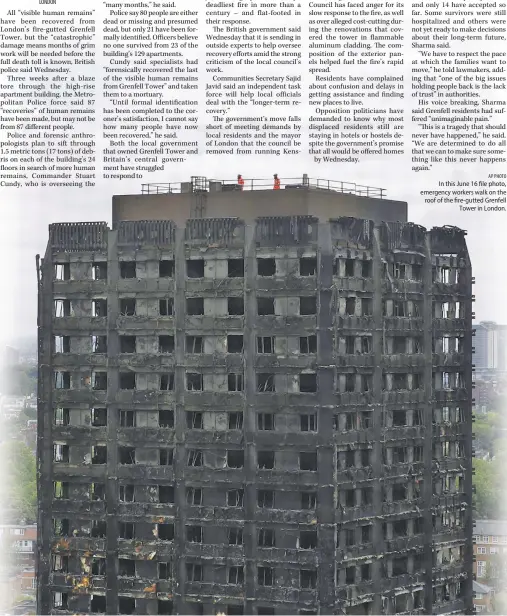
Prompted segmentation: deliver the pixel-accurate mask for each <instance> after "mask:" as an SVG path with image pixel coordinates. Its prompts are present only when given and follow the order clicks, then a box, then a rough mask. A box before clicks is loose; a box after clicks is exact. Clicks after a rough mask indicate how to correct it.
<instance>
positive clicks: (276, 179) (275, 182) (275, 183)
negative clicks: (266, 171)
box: [273, 173, 280, 190]
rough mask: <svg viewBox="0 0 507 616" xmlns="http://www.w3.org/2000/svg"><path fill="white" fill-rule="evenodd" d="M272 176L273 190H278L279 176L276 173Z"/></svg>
mask: <svg viewBox="0 0 507 616" xmlns="http://www.w3.org/2000/svg"><path fill="white" fill-rule="evenodd" d="M273 178H274V180H273V190H280V178H279V177H278V173H275V174H274V176H273Z"/></svg>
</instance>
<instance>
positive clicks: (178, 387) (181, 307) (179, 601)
mask: <svg viewBox="0 0 507 616" xmlns="http://www.w3.org/2000/svg"><path fill="white" fill-rule="evenodd" d="M175 235H176V237H175V239H176V247H175V254H174V261H175V272H174V278H175V280H174V282H175V290H174V328H175V332H174V337H175V340H174V342H175V345H174V352H175V374H174V400H175V405H174V407H175V408H174V434H175V443H174V459H173V469H174V482H175V490H174V503H175V505H176V511H177V512H178V517H177V520H176V528H175V531H176V533H175V535H176V537H175V539H176V541H175V551H174V564H173V571H174V607H175V610H176V613H177V614H186V613H187V611H186V602H185V581H186V559H185V540H186V535H185V521H186V515H185V507H186V496H185V465H186V458H185V430H186V424H185V308H186V306H185V229H184V228H177V229H176V234H175Z"/></svg>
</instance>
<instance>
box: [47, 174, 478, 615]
mask: <svg viewBox="0 0 507 616" xmlns="http://www.w3.org/2000/svg"><path fill="white" fill-rule="evenodd" d="M224 186H226V185H222V188H223V187H224ZM247 187H248V186H247ZM251 187H252V188H254V190H243V191H236V190H228V189H226V188H223V190H220V186H218V187H217V186H216V185H215V184H214V183H209V182H207V181H202V179H201V180H200V181H199V182H196V181H194V182H193V183H191V184H184V185H181V187H180V190H181V192H178V193H173V192H168V191H169V190H172V188H171V187H168V188H167V192H165V193H163V194H144V195H140V196H127V197H123V196H119V197H114V198H113V225H112V228H111V229H110V228H108V226H107V224H106V223H83V224H79V223H65V224H54V225H51V226H50V234H49V242H48V246H47V250H46V254H45V256H44V258H43V260H42V261H41V262H40V263H39V269H38V272H39V371H40V378H39V411H38V412H39V440H38V456H39V490H40V491H39V505H40V510H39V529H40V534H39V541H38V550H39V555H38V579H39V587H38V588H39V590H38V613H40V614H48V613H90V612H91V613H97V612H107V613H108V614H118V613H120V614H133V613H136V614H157V613H158V614H170V613H175V614H176V613H177V614H218V613H226V614H298V613H299V614H317V613H320V614H395V613H412V614H431V613H453V612H454V613H471V610H472V511H471V492H472V485H471V456H472V450H471V446H472V439H471V425H472V423H471V422H472V417H471V382H472V364H471V353H472V344H471V336H472V329H471V322H472V295H471V283H472V278H471V267H470V261H469V257H468V252H467V248H466V243H465V232H463V231H461V230H459V229H456V228H454V227H444V228H435V229H431V230H426V229H424V228H422V227H420V226H418V225H415V224H412V223H408V222H406V204H404V203H401V202H396V201H387V200H386V199H384V198H380V197H379V196H376V197H375V196H373V197H370V196H369V195H366V196H364V195H363V194H362V192H363V191H362V190H361V191H359V190H356V193H357V192H359V193H360V194H345V193H342V192H339V191H337V190H332V189H323V188H322V185H316V184H315V183H312V181H311V180H308V179H307V178H304V179H303V182H301V185H298V186H295V187H293V189H290V186H286V187H285V188H283V189H282V190H280V191H273V190H266V189H263V188H265V187H260V189H259V190H255V188H259V187H256V186H251ZM333 187H334V188H336V186H334V185H333V186H332V187H330V188H333ZM363 188H364V187H363ZM157 190H159V192H160V187H157ZM371 190H372V191H373V190H374V189H371ZM380 196H381V197H383V196H384V195H383V194H381V195H380ZM291 207H293V208H294V209H295V210H296V211H294V212H292V215H291V213H290V208H291ZM356 207H357V210H356V209H355V208H356ZM280 211H281V212H283V215H282V214H281V215H280V216H273V214H274V213H278V212H280ZM232 214H234V217H231V215H232ZM268 214H269V215H268ZM354 214H355V216H354Z"/></svg>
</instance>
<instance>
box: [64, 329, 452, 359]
mask: <svg viewBox="0 0 507 616" xmlns="http://www.w3.org/2000/svg"><path fill="white" fill-rule="evenodd" d="M118 338H119V343H120V353H143V352H144V353H148V352H149V351H148V350H146V347H144V348H143V345H139V344H138V342H139V340H142V339H143V337H140V336H132V335H128V336H126V335H120V336H119V337H118ZM83 339H84V337H83V336H79V337H71V336H53V351H54V352H55V353H71V352H72V350H73V349H72V340H76V341H77V342H78V343H79V349H78V350H79V352H81V353H83V352H85V351H84V349H83V346H82V344H83V343H82V341H83ZM295 340H298V341H299V352H300V353H302V354H307V353H316V352H317V336H316V335H311V336H298V337H297V338H295ZM90 342H91V345H90V347H91V350H92V352H93V353H107V336H106V335H94V336H93V335H92V336H90ZM212 342H213V339H212V338H210V337H207V336H185V352H186V353H190V354H201V353H212V352H213V351H214V350H215V348H214V347H212V346H211V344H212ZM224 342H225V346H224V347H223V351H224V352H226V353H243V351H244V336H243V334H228V335H227V336H225V337H224ZM206 343H208V344H206ZM336 346H337V347H338V350H339V351H340V352H344V353H345V354H347V355H355V354H361V355H364V354H370V353H372V351H373V337H372V336H371V335H370V336H353V335H351V336H340V337H338V336H337V340H336ZM463 347H464V339H463V338H462V337H457V336H443V337H440V338H437V339H433V341H432V351H433V352H434V353H436V352H438V353H451V352H457V353H461V352H463ZM174 350H175V336H174V335H162V336H158V344H157V348H156V351H157V352H158V353H174ZM217 350H218V349H217ZM256 351H257V353H258V354H259V355H270V354H275V353H276V354H280V352H281V349H280V348H279V346H278V345H277V339H276V336H257V345H256ZM152 352H153V351H152ZM422 352H423V341H422V338H420V337H416V336H411V337H408V336H387V337H385V339H384V344H383V353H384V354H386V355H398V354H419V353H422Z"/></svg>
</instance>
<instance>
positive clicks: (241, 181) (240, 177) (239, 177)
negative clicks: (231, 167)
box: [238, 174, 245, 190]
mask: <svg viewBox="0 0 507 616" xmlns="http://www.w3.org/2000/svg"><path fill="white" fill-rule="evenodd" d="M244 185H245V180H244V179H243V176H242V175H239V174H238V186H239V190H243V186H244Z"/></svg>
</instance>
